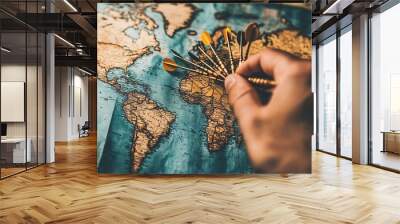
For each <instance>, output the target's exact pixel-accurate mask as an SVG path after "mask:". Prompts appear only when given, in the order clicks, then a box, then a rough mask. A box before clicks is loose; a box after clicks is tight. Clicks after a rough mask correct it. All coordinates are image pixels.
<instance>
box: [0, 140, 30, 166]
mask: <svg viewBox="0 0 400 224" xmlns="http://www.w3.org/2000/svg"><path fill="white" fill-rule="evenodd" d="M26 142H27V143H28V144H27V146H28V147H26V151H25V138H6V139H1V156H2V157H3V158H2V159H5V160H6V163H26V162H31V160H32V154H31V145H32V141H31V139H30V138H28V139H27V140H26ZM3 155H4V156H3ZM25 159H26V160H25Z"/></svg>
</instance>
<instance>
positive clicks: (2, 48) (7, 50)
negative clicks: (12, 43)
mask: <svg viewBox="0 0 400 224" xmlns="http://www.w3.org/2000/svg"><path fill="white" fill-rule="evenodd" d="M1 51H4V52H6V53H10V52H11V50H9V49H7V48H5V47H1Z"/></svg>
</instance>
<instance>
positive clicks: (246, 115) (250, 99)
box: [225, 74, 261, 128]
mask: <svg viewBox="0 0 400 224" xmlns="http://www.w3.org/2000/svg"><path fill="white" fill-rule="evenodd" d="M225 89H226V91H227V93H228V100H229V104H230V105H231V106H232V107H233V111H234V113H235V116H236V118H237V119H238V121H239V124H240V126H241V127H242V128H246V126H248V125H249V124H251V122H248V121H250V120H252V119H253V118H254V115H255V113H256V110H257V109H258V108H259V107H260V106H261V104H260V100H259V98H258V95H257V93H256V91H255V90H254V89H253V87H252V86H251V85H250V83H249V82H247V80H246V79H245V78H243V77H242V76H240V75H236V74H234V75H229V76H227V77H226V78H225Z"/></svg>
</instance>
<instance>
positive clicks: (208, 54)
mask: <svg viewBox="0 0 400 224" xmlns="http://www.w3.org/2000/svg"><path fill="white" fill-rule="evenodd" d="M97 19H98V25H97V26H98V45H97V48H98V53H97V54H98V56H97V57H98V61H97V68H98V96H97V97H98V140H97V141H98V142H97V151H98V152H97V166H98V172H99V173H116V174H126V173H140V174H235V173H236V174H238V173H239V174H242V173H253V172H255V171H254V169H253V168H252V166H251V163H250V162H249V159H248V155H247V152H246V148H245V144H244V141H243V139H242V137H241V134H240V130H239V128H238V125H237V122H236V121H235V118H234V116H233V113H232V111H231V108H230V106H229V104H228V102H227V97H226V93H225V90H224V86H223V80H222V79H223V75H221V74H225V73H229V72H230V71H231V70H232V69H234V68H236V67H237V65H238V63H239V61H240V60H241V59H243V60H244V59H245V58H246V55H247V54H248V55H252V54H256V53H258V52H259V51H260V50H261V49H263V48H264V47H266V46H268V47H272V48H277V49H281V50H283V51H287V52H289V53H291V54H293V55H295V56H298V57H301V58H305V59H310V58H311V40H310V36H311V27H310V26H311V22H310V21H311V12H310V9H309V8H308V6H307V5H303V4H292V5H290V4H264V3H257V4H256V3H254V4H233V3H196V4H188V3H179V4H169V3H168V4H167V3H158V4H157V3H149V4H147V3H146V4H140V3H118V4H117V3H99V4H98V17H97ZM249 45H250V46H251V47H250V48H249V49H250V50H249V51H247V48H248V47H247V46H249ZM217 70H218V71H217ZM212 72H214V75H210V74H211V73H212ZM216 73H220V75H215V74H216ZM249 81H251V82H253V83H258V84H259V85H263V84H265V85H274V83H273V82H270V81H267V80H259V79H257V78H254V80H249ZM264 82H265V83H264ZM221 83H222V84H221ZM268 94H270V93H268V92H265V93H261V95H263V99H264V100H266V101H267V100H268V97H269V96H268ZM310 137H311V136H310ZM310 149H311V146H310Z"/></svg>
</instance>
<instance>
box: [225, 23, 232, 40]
mask: <svg viewBox="0 0 400 224" xmlns="http://www.w3.org/2000/svg"><path fill="white" fill-rule="evenodd" d="M231 32H232V30H231V28H230V27H226V28H225V29H224V31H223V34H224V39H225V42H226V43H227V42H228V40H229V35H230V34H231Z"/></svg>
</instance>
